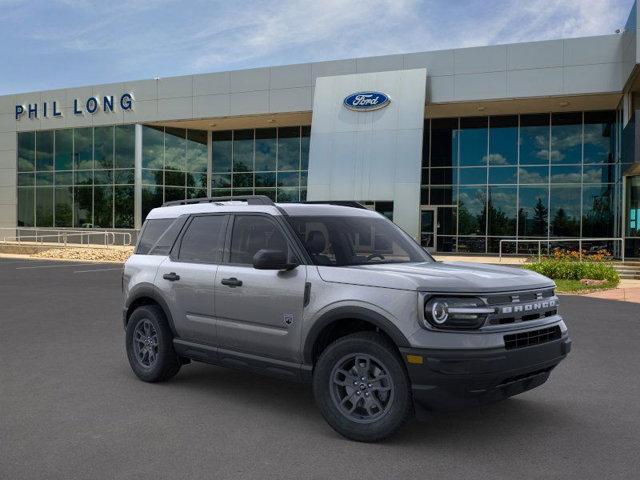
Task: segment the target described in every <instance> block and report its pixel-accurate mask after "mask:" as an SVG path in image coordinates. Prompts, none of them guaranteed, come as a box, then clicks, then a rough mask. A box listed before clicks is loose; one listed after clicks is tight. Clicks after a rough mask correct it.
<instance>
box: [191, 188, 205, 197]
mask: <svg viewBox="0 0 640 480" xmlns="http://www.w3.org/2000/svg"><path fill="white" fill-rule="evenodd" d="M206 196H207V189H206V188H187V198H204V197H206Z"/></svg>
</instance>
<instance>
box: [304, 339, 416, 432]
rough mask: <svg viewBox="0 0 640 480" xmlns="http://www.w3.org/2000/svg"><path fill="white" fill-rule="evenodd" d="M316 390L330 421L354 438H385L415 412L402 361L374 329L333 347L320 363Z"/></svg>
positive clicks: (330, 346)
mask: <svg viewBox="0 0 640 480" xmlns="http://www.w3.org/2000/svg"><path fill="white" fill-rule="evenodd" d="M313 392H314V396H315V398H316V402H317V404H318V407H319V408H320V412H321V413H322V416H323V417H324V419H325V420H326V421H327V423H329V425H331V427H332V428H333V429H334V430H335V431H336V432H338V433H339V434H341V435H343V436H344V437H346V438H349V439H351V440H356V441H360V442H376V441H380V440H384V439H385V438H387V437H389V436H391V435H392V434H394V433H395V432H396V431H397V430H398V429H399V428H400V427H402V425H403V424H404V423H405V422H406V421H407V420H408V419H409V418H411V416H412V415H413V400H412V397H411V385H410V381H409V378H408V376H407V372H406V369H405V367H404V365H403V363H402V360H401V359H400V356H399V355H398V353H397V351H396V349H395V347H394V345H393V344H391V342H390V341H389V340H387V339H386V338H385V337H383V336H382V335H380V334H379V333H375V332H359V333H354V334H351V335H347V336H345V337H342V338H340V339H338V340H336V341H335V342H333V343H332V344H331V345H329V346H328V347H327V348H326V350H325V351H324V352H322V355H321V356H320V358H319V359H318V362H317V363H316V367H315V370H314V374H313Z"/></svg>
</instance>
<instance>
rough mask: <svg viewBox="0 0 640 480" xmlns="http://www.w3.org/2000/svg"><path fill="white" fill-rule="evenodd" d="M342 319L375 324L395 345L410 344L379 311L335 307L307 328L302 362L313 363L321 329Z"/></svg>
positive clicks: (403, 345) (354, 307)
mask: <svg viewBox="0 0 640 480" xmlns="http://www.w3.org/2000/svg"><path fill="white" fill-rule="evenodd" d="M342 319H356V320H362V321H365V322H368V323H371V324H372V325H375V326H376V327H378V328H379V329H380V330H382V331H383V332H384V333H386V334H387V335H388V336H389V337H390V338H391V340H393V342H394V343H395V344H396V346H398V347H409V346H411V345H410V344H409V341H408V340H407V338H406V337H405V336H404V334H403V333H402V332H401V331H400V329H399V328H398V327H396V326H395V325H394V324H393V322H392V321H391V320H389V319H388V318H387V317H385V316H383V315H381V314H380V313H378V312H375V311H373V310H370V309H368V308H365V307H358V306H343V307H337V308H334V309H333V310H330V311H328V312H326V313H324V314H322V316H320V317H319V318H318V319H317V320H315V322H314V324H313V326H312V327H311V329H310V330H309V333H308V334H307V338H306V339H305V341H304V347H303V351H302V352H303V358H304V362H305V363H306V364H309V365H311V364H313V347H314V345H315V343H316V340H317V339H318V337H319V336H320V333H321V332H322V330H324V328H325V327H327V326H328V325H330V324H331V323H333V322H335V321H339V320H342Z"/></svg>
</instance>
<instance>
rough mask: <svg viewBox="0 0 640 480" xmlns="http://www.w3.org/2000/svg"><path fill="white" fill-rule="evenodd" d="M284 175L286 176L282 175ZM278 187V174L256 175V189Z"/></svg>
mask: <svg viewBox="0 0 640 480" xmlns="http://www.w3.org/2000/svg"><path fill="white" fill-rule="evenodd" d="M280 175H284V174H282V173H281V174H280ZM275 186H276V174H275V173H256V187H275Z"/></svg>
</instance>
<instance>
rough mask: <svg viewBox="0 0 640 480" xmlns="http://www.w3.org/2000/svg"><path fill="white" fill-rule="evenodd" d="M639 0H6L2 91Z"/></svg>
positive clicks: (162, 73)
mask: <svg viewBox="0 0 640 480" xmlns="http://www.w3.org/2000/svg"><path fill="white" fill-rule="evenodd" d="M632 5H633V0H310V1H309V0H191V1H173V0H128V1H121V0H0V95H6V94H10V93H21V92H29V91H38V90H47V89H55V88H66V87H75V86H82V85H93V84H100V83H111V82H122V81H127V80H138V79H145V78H155V77H168V76H174V75H187V74H194V73H206V72H216V71H224V70H237V69H243V68H252V67H261V66H274V65H286V64H292V63H306V62H313V61H322V60H335V59H341V58H353V57H365V56H374V55H385V54H392V53H409V52H417V51H428V50H440V49H446V48H459V47H468V46H479V45H493V44H500V43H512V42H523V41H534V40H546V39H553V38H568V37H581V36H589V35H604V34H611V33H614V32H615V30H616V29H619V28H623V27H624V24H625V22H626V20H627V17H628V15H629V12H630V10H631V7H632Z"/></svg>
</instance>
